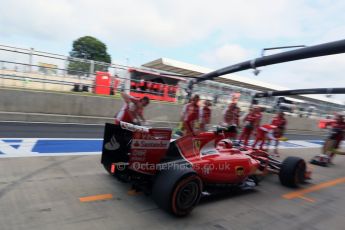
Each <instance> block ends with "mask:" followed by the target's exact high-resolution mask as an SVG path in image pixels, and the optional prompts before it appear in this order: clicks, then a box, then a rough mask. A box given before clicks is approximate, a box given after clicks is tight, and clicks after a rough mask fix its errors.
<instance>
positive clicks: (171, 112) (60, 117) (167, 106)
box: [0, 89, 320, 131]
mask: <svg viewBox="0 0 345 230" xmlns="http://www.w3.org/2000/svg"><path fill="white" fill-rule="evenodd" d="M0 98H1V99H0V119H1V120H21V121H50V122H78V123H103V122H105V121H112V120H113V117H114V114H115V113H116V112H117V111H119V110H120V108H121V107H122V105H123V101H122V100H121V99H118V98H114V97H108V96H104V97H103V96H90V95H84V94H68V93H56V92H55V93H54V92H36V91H28V90H21V89H0ZM181 110H182V105H177V104H172V103H158V102H152V103H150V105H149V107H148V108H147V109H146V110H145V117H146V118H147V119H148V120H154V121H161V122H160V123H161V124H165V125H166V124H170V126H174V125H176V123H177V122H178V121H179V118H180V112H181ZM270 118H271V115H269V114H265V115H264V117H263V123H264V122H268V121H269V120H270ZM221 120H222V109H220V108H213V117H212V123H213V124H218V123H219V121H221ZM288 129H289V130H299V131H320V130H319V129H318V128H317V120H312V119H307V118H295V117H288Z"/></svg>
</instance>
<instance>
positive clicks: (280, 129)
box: [271, 112, 287, 154]
mask: <svg viewBox="0 0 345 230" xmlns="http://www.w3.org/2000/svg"><path fill="white" fill-rule="evenodd" d="M271 124H272V125H274V126H276V127H277V128H276V129H275V131H274V137H275V138H276V140H275V144H274V153H275V154H278V145H279V139H280V138H282V137H283V135H284V132H285V128H286V125H287V121H286V119H285V115H284V112H279V113H278V114H277V115H276V116H274V117H273V119H272V121H271Z"/></svg>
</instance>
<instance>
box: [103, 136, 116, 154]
mask: <svg viewBox="0 0 345 230" xmlns="http://www.w3.org/2000/svg"><path fill="white" fill-rule="evenodd" d="M104 148H105V149H106V150H109V151H115V150H117V149H119V148H120V144H119V142H117V140H116V137H115V136H112V137H111V139H110V141H109V142H107V143H106V144H105V145H104Z"/></svg>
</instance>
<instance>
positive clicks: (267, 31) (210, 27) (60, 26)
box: [0, 0, 344, 46]
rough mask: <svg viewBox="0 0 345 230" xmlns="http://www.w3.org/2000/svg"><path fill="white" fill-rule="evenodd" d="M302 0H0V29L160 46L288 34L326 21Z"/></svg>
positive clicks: (17, 33) (49, 36) (6, 32)
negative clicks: (211, 37)
mask: <svg viewBox="0 0 345 230" xmlns="http://www.w3.org/2000/svg"><path fill="white" fill-rule="evenodd" d="M306 2H307V1H298V0H275V1H269V0H262V1H235V0H216V1H203V2H200V1H198V0H189V1H184V0H171V1H168V0H162V1H155V0H126V1H122V0H112V1H110V0H97V1H95V0H94V1H92V0H74V1H68V0H3V1H2V2H1V8H0V25H1V28H2V30H1V32H0V33H1V35H2V36H26V37H35V38H38V39H42V38H43V39H53V40H56V41H61V40H64V39H70V38H74V37H76V36H80V35H85V34H92V35H95V36H100V37H102V38H107V39H108V40H109V41H111V40H113V42H115V41H117V42H123V43H126V44H128V43H130V42H133V41H144V42H149V43H151V44H158V45H161V46H169V45H174V46H176V45H182V44H187V43H190V42H193V41H196V40H203V39H206V38H207V36H209V35H210V34H213V33H215V32H219V33H220V34H221V36H224V37H225V38H226V39H228V40H231V39H236V38H241V37H250V38H252V39H270V40H272V39H279V38H294V37H296V36H301V35H302V34H303V33H304V29H305V25H306V24H308V23H311V24H313V23H312V22H313V21H315V22H317V23H318V24H319V25H321V27H324V26H327V25H323V24H324V23H323V21H322V17H320V16H319V17H316V19H314V18H315V17H314V16H317V14H318V13H319V12H316V11H315V10H314V9H313V7H311V6H309V5H308V4H307V3H306ZM340 4H341V3H337V4H336V5H337V6H338V8H335V6H334V4H333V5H332V6H333V7H332V8H331V9H329V10H328V11H327V14H328V15H329V16H333V15H332V13H334V11H335V10H337V9H338V10H339V5H340ZM340 6H344V5H340ZM332 9H333V10H332ZM340 12H341V11H340ZM317 18H321V19H320V20H319V21H318V20H317Z"/></svg>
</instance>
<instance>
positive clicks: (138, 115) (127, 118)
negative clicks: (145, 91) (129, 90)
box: [115, 92, 150, 124]
mask: <svg viewBox="0 0 345 230" xmlns="http://www.w3.org/2000/svg"><path fill="white" fill-rule="evenodd" d="M121 96H122V98H123V100H124V101H125V104H124V105H123V107H122V108H121V110H120V111H119V112H118V113H117V114H116V117H115V124H119V123H120V121H124V122H128V123H131V124H138V123H140V121H143V122H145V118H144V115H143V112H144V108H145V107H146V106H147V105H148V104H149V103H150V99H149V98H148V97H143V98H140V99H139V98H135V97H132V96H130V95H128V94H126V93H124V92H122V93H121Z"/></svg>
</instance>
